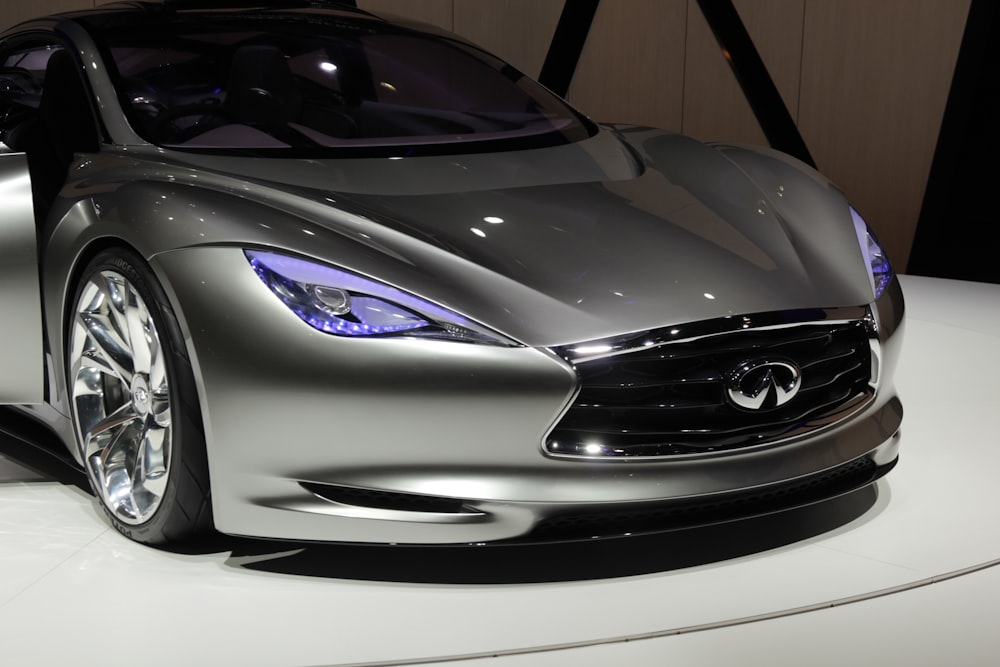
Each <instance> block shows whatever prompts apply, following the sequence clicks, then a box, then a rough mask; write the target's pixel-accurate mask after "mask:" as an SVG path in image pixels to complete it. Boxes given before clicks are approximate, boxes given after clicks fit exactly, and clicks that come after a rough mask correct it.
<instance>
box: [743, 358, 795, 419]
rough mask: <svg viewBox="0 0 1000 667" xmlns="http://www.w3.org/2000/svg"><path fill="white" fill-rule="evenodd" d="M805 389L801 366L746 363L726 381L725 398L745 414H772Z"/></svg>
mask: <svg viewBox="0 0 1000 667" xmlns="http://www.w3.org/2000/svg"><path fill="white" fill-rule="evenodd" d="M801 387H802V373H801V371H799V369H798V366H796V365H795V364H793V363H790V362H787V361H766V360H755V361H747V362H744V363H743V364H741V365H740V366H739V367H738V368H736V369H735V370H734V371H733V372H732V373H730V374H729V376H728V377H727V383H726V394H727V395H728V396H729V400H730V401H732V402H733V404H735V405H738V406H739V407H741V408H744V409H746V410H769V409H771V408H776V407H778V406H780V405H784V404H785V403H787V402H788V401H790V400H792V399H793V398H795V394H797V393H799V389H800V388H801Z"/></svg>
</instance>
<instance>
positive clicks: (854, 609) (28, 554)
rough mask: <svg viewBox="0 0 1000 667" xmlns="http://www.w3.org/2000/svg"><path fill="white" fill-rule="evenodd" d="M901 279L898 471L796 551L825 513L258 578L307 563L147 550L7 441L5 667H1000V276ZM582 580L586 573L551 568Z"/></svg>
mask: <svg viewBox="0 0 1000 667" xmlns="http://www.w3.org/2000/svg"><path fill="white" fill-rule="evenodd" d="M903 280H904V288H905V290H906V294H907V305H908V324H907V331H906V345H905V349H904V352H903V360H902V368H901V370H900V372H899V374H898V385H899V390H900V394H901V397H902V399H903V402H904V404H905V408H906V418H905V420H904V424H903V431H902V456H901V459H900V464H899V466H898V467H897V468H896V469H895V470H894V471H893V472H892V473H891V474H890V475H889V477H888V478H887V479H885V480H883V481H881V482H879V484H878V487H877V491H878V494H877V498H876V497H875V494H872V493H869V494H868V497H869V501H867V504H865V505H863V507H862V511H860V512H856V513H855V514H854V515H853V518H850V517H848V519H847V520H846V523H844V522H841V524H840V525H834V527H833V528H830V529H826V528H821V529H819V531H816V530H814V531H812V534H808V533H809V531H808V530H806V533H807V535H806V537H805V538H804V539H801V540H799V541H791V542H790V541H788V540H781V539H780V538H777V537H776V536H774V535H771V536H770V537H771V538H774V539H765V540H764V544H763V545H762V546H760V547H755V546H753V545H752V543H753V541H754V539H755V538H756V537H759V535H755V533H760V532H764V533H768V532H770V533H778V532H781V531H782V530H784V529H786V528H787V529H788V530H789V532H794V531H796V530H802V529H803V522H805V523H808V522H809V521H811V520H812V519H810V516H812V515H808V516H805V517H800V518H798V519H787V520H784V523H780V522H779V523H778V524H761V525H759V526H756V527H753V526H751V527H750V528H749V529H739V528H735V527H734V528H732V529H727V530H724V531H722V532H719V533H715V534H713V536H710V537H709V538H707V539H708V542H720V541H721V542H726V541H727V540H728V541H730V542H732V544H730V545H728V546H729V547H730V550H729V552H728V555H729V556H731V557H725V554H724V555H723V557H720V556H718V555H716V556H698V555H695V556H690V555H688V554H686V553H685V549H686V545H687V544H689V543H688V542H685V541H684V540H682V539H674V540H659V541H657V540H645V541H643V540H633V541H624V542H622V543H617V544H615V545H613V546H612V547H607V546H605V545H599V544H598V543H590V544H585V545H582V546H576V547H573V548H548V547H546V548H540V549H535V550H532V549H525V548H518V549H509V550H507V551H502V550H498V549H492V550H482V549H479V550H473V552H471V553H470V552H469V551H468V550H463V551H458V550H455V549H450V550H447V549H446V550H440V549H439V550H419V549H418V550H399V549H397V550H392V549H391V548H388V549H387V548H380V549H375V548H363V549H353V550H352V549H337V548H333V549H329V550H323V549H316V550H312V551H310V550H306V551H308V552H309V553H310V554H311V556H310V560H308V566H307V567H306V566H302V565H301V564H299V565H298V566H290V567H287V568H282V567H275V568H270V569H267V568H266V567H265V569H264V570H259V569H253V568H254V567H256V565H257V564H260V563H264V564H265V565H266V563H267V562H269V560H274V561H276V562H281V560H282V559H281V558H274V554H273V553H272V554H270V555H268V553H267V552H268V551H269V550H270V551H271V552H274V551H275V549H277V551H279V552H282V551H285V552H287V555H288V557H289V558H290V559H291V560H292V561H294V560H295V558H296V557H297V556H300V555H301V554H302V553H304V552H301V551H300V550H299V549H298V548H297V547H295V546H294V545H263V546H262V545H260V544H259V543H252V542H249V541H240V540H230V541H228V542H227V541H223V542H222V543H219V544H218V545H217V546H215V547H212V546H211V545H208V546H206V548H204V549H202V551H203V552H204V553H195V554H181V553H173V552H165V551H159V550H154V549H150V548H144V547H140V546H137V545H134V544H132V543H130V542H128V541H126V540H125V539H124V538H122V537H120V536H118V535H117V534H116V533H114V532H113V531H111V530H110V529H109V528H108V527H107V525H106V524H105V523H104V521H103V520H102V519H101V517H100V516H99V514H98V513H97V511H96V510H95V507H94V505H93V503H92V499H91V498H90V497H89V496H88V495H87V494H85V493H84V492H83V491H81V490H80V489H79V488H78V487H77V486H76V485H75V483H74V482H73V477H72V475H71V474H67V475H58V474H53V473H52V472H51V471H49V472H42V471H41V469H42V468H45V466H42V467H41V468H40V467H39V466H38V465H35V464H33V463H25V460H24V457H19V456H18V455H17V452H20V451H21V450H20V449H17V448H14V449H11V448H7V449H4V447H3V445H2V443H0V664H2V665H5V666H6V667H13V666H15V665H70V664H72V665H109V664H111V665H114V664H141V665H171V666H175V665H180V664H184V665H223V664H224V665H283V666H308V665H344V664H358V663H361V664H371V663H376V664H407V663H410V664H445V663H447V664H457V665H478V664H495V665H500V666H501V667H515V666H521V665H573V666H574V667H579V666H582V665H602V666H603V665H608V664H614V663H617V664H620V665H630V666H632V665H663V664H678V665H768V666H771V665H847V664H852V665H869V664H872V665H874V664H906V665H918V666H920V665H942V664H950V665H994V664H998V661H1000V631H998V628H997V620H996V619H998V618H1000V568H998V567H995V566H996V565H997V564H1000V521H997V508H998V507H1000V486H998V484H997V482H996V480H997V471H998V470H1000V446H998V445H1000V442H998V440H1000V438H998V436H997V435H996V427H995V425H994V423H993V419H994V417H996V413H997V411H998V409H1000V382H997V378H998V377H1000V334H998V332H1000V286H987V285H979V284H969V283H957V282H950V281H941V280H931V279H924V278H915V277H904V278H903ZM32 460H33V459H32ZM813 518H814V519H815V521H816V522H817V525H818V523H821V522H820V521H819V519H818V518H815V517H813ZM703 542H704V540H703ZM747 544H750V546H746V545H747ZM716 546H718V545H716ZM761 549H762V550H761ZM723 552H725V549H723ZM748 552H749V553H748ZM741 554H742V555H741ZM278 555H279V556H280V555H281V554H280V553H279V554H278ZM430 561H433V562H434V563H435V564H436V565H434V564H431V565H428V564H427V563H428V562H430ZM421 562H422V563H423V567H420V566H419V564H420V563H421ZM573 567H577V568H580V569H579V571H580V572H583V573H584V574H585V575H586V576H591V577H593V578H589V579H582V580H573V577H572V576H565V577H560V576H549V575H551V573H559V572H567V571H571V570H572V569H573ZM435 568H436V569H435ZM477 569H478V570H477ZM470 570H471V571H473V572H474V574H472V575H469V573H468V571H470ZM289 572H292V573H289ZM359 573H360V574H359ZM366 573H368V574H366ZM371 573H374V574H371ZM546 573H549V574H548V575H547V574H546ZM307 575H308V576H307ZM379 579H381V580H379ZM539 579H540V580H541V581H538V580H539ZM455 581H466V582H468V581H473V582H475V581H479V582H480V583H454V582H455ZM484 582H498V583H484ZM494 656H496V657H494Z"/></svg>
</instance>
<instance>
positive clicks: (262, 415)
mask: <svg viewBox="0 0 1000 667" xmlns="http://www.w3.org/2000/svg"><path fill="white" fill-rule="evenodd" d="M31 25H32V26H33V27H34V28H37V29H38V30H40V31H46V30H53V29H56V30H57V31H58V33H59V35H60V39H63V40H69V41H70V42H72V43H73V44H74V46H73V48H74V52H75V53H76V54H77V55H78V56H79V57H80V58H81V61H82V63H83V64H84V66H85V71H86V75H87V77H88V81H89V85H90V88H91V90H92V92H93V94H94V98H95V107H96V108H97V110H98V111H99V112H100V115H101V118H102V127H103V131H104V133H105V135H106V136H105V138H106V143H105V145H104V146H103V148H102V151H101V152H100V153H99V154H97V155H88V156H78V159H77V161H76V162H75V163H74V164H73V165H72V166H71V168H70V175H69V180H68V183H67V186H66V187H65V188H64V190H63V192H62V196H61V198H60V199H59V200H58V201H57V202H56V203H55V205H54V206H53V209H52V213H51V215H50V218H49V220H48V221H46V224H45V225H44V226H43V228H42V232H41V237H40V238H41V243H42V248H43V252H44V268H43V279H42V290H43V303H44V320H45V331H46V335H47V341H48V346H49V349H51V350H52V351H53V353H52V354H51V356H50V357H49V367H50V382H49V395H48V397H47V400H48V401H49V403H50V407H45V409H38V408H37V407H29V408H27V410H28V411H29V412H31V413H32V414H34V415H36V416H37V417H38V418H40V419H43V420H44V421H46V422H47V423H49V424H50V426H52V428H53V429H54V430H56V431H58V432H59V433H60V435H61V437H62V438H63V439H64V440H65V441H66V444H67V446H68V447H69V448H70V451H71V452H73V454H74V455H77V456H78V453H77V452H76V448H75V446H74V445H73V443H72V438H71V436H70V435H69V432H70V430H69V429H68V428H67V424H68V422H66V420H65V419H64V418H62V416H63V415H65V414H66V413H67V411H66V403H65V401H66V399H65V396H66V386H65V377H66V373H65V367H64V366H65V361H64V353H63V351H64V349H65V341H64V340H63V336H64V326H63V321H62V318H63V312H64V308H65V306H66V304H67V302H68V299H69V298H70V296H71V294H72V291H73V289H74V285H73V282H72V278H71V276H72V272H73V271H74V270H75V269H77V268H79V266H80V263H81V262H84V261H85V260H86V258H87V255H88V253H90V252H91V250H92V249H93V248H94V247H96V246H95V244H108V243H111V244H123V245H129V246H131V247H133V248H135V249H136V250H138V251H139V252H140V253H141V254H142V255H143V256H144V257H146V258H147V259H148V260H149V262H150V265H151V268H152V270H153V271H154V273H155V274H156V276H157V278H158V279H159V280H160V282H161V283H162V284H163V286H164V289H165V290H166V293H167V295H168V298H169V299H170V300H171V302H172V304H173V306H174V309H175V311H176V312H177V315H178V318H179V321H180V323H181V325H182V328H183V331H184V335H185V340H186V343H187V345H188V351H189V353H190V357H191V360H192V363H193V365H194V368H195V371H196V373H195V374H196V381H197V384H198V389H199V397H198V398H199V400H200V401H201V405H202V411H203V414H204V416H205V421H206V423H205V427H206V437H207V442H208V456H209V466H210V472H211V477H212V485H213V502H214V510H215V517H216V522H217V526H218V527H219V529H220V530H222V531H223V532H229V533H234V534H246V535H256V536H266V537H282V538H290V539H317V540H346V541H352V540H353V541H378V542H387V541H388V542H392V541H396V542H426V543H442V542H475V541H485V540H493V539H504V538H509V537H516V536H519V535H523V534H525V533H526V532H528V531H529V530H530V529H531V527H532V526H533V525H534V523H535V522H536V521H538V520H539V519H541V518H544V517H545V516H547V515H549V514H550V513H552V512H553V511H556V510H559V509H565V508H568V507H577V508H598V509H600V508H604V507H607V506H608V505H609V504H619V503H621V504H623V505H624V506H635V505H641V504H643V503H650V502H658V501H661V500H664V499H673V498H685V497H691V496H698V495H704V494H712V493H723V492H726V491H729V490H732V489H735V488H747V487H753V486H758V485H762V484H767V483H771V482H777V481H784V480H787V479H792V478H795V477H799V476H803V475H808V474H811V473H813V472H816V471H820V470H825V469H827V468H831V467H835V466H837V465H839V464H841V463H843V462H844V461H847V460H849V459H851V458H855V457H859V456H867V457H869V458H871V459H872V460H874V461H876V462H878V463H879V464H880V465H884V464H887V463H889V462H891V461H892V460H894V458H895V455H896V448H897V447H898V441H897V439H896V438H895V437H894V434H895V433H896V430H897V429H898V426H899V423H900V420H901V416H902V411H901V407H900V404H899V401H898V399H897V398H896V394H895V389H894V387H893V386H892V384H891V376H892V371H893V369H894V367H895V363H896V358H897V357H898V352H899V345H900V338H901V336H900V332H901V330H902V321H903V301H902V295H901V292H900V291H899V285H898V281H894V282H893V283H892V285H891V286H890V288H889V290H888V291H887V292H886V294H884V295H883V296H882V297H881V298H880V299H878V300H877V301H876V302H875V307H874V311H875V314H876V319H877V322H878V335H879V341H880V343H881V345H880V346H879V356H878V358H877V360H876V361H877V363H878V365H879V371H880V373H879V377H881V378H885V379H886V380H887V381H886V382H884V384H883V385H882V386H880V388H879V391H878V393H877V395H876V397H875V400H874V401H873V402H872V404H871V405H870V406H868V407H867V408H865V410H864V411H863V412H862V413H861V414H859V415H858V416H857V417H856V418H854V419H851V420H849V421H848V422H845V423H843V424H839V425H837V426H836V427H833V428H831V429H829V430H828V431H825V432H824V433H823V434H822V435H821V436H820V437H815V438H810V439H806V440H800V441H795V442H792V443H788V444H783V445H781V446H776V447H766V448H761V449H756V450H754V451H746V452H737V453H732V454H727V455H726V456H718V457H707V458H701V459H698V458H693V459H686V460H684V461H671V462H662V461H652V462H650V461H641V462H631V461H596V462H595V461H565V460H556V459H554V458H552V457H548V456H546V455H545V454H544V452H543V450H542V436H543V434H544V433H546V432H547V431H548V430H549V428H550V427H551V426H552V424H553V423H554V422H555V420H556V419H557V418H558V417H559V415H560V414H561V413H562V411H563V410H564V409H565V407H566V405H567V404H568V402H569V400H570V399H571V398H572V396H573V394H574V393H575V390H576V376H575V374H574V373H573V371H572V368H571V366H570V365H569V364H568V363H567V362H566V361H564V360H562V359H560V358H558V357H557V356H556V355H555V354H553V353H552V352H551V351H550V350H549V349H547V348H549V347H552V346H559V345H568V344H573V343H578V342H582V341H591V340H596V339H600V338H605V337H608V336H615V335H618V334H623V333H627V332H631V331H640V330H645V329H649V328H655V327H664V326H669V325H674V324H684V323H689V322H695V321H703V320H711V319H715V318H719V317H725V316H727V315H732V314H743V313H753V312H770V311H784V310H789V309H796V308H841V307H857V306H864V305H866V304H870V303H872V301H873V300H874V295H873V293H872V289H871V285H870V283H869V281H868V278H867V269H866V267H865V266H864V260H863V258H862V255H861V252H860V250H859V248H858V246H857V239H856V235H855V232H854V228H853V225H852V223H851V219H850V214H849V209H848V207H847V203H846V200H845V199H844V197H843V195H842V193H840V192H839V191H838V190H837V189H836V188H835V187H834V186H833V185H831V184H830V183H829V182H828V181H827V180H826V179H824V178H823V177H822V176H820V175H819V174H817V173H815V172H813V171H811V170H809V169H807V168H804V167H803V166H802V165H800V164H798V163H795V162H794V161H792V160H791V159H790V158H786V157H784V156H781V155H780V154H777V153H775V152H773V151H770V150H768V149H756V148H749V147H739V146H727V145H719V146H706V145H703V144H699V143H697V142H695V141H693V140H691V139H687V138H684V137H681V136H678V135H675V134H671V133H668V132H664V131H660V130H653V129H649V128H635V127H624V126H623V127H616V128H605V129H602V130H601V131H600V132H599V133H598V134H597V135H596V136H594V137H592V138H591V139H589V140H586V141H583V142H580V143H577V144H571V145H568V146H562V147H555V148H547V149H540V150H536V151H521V152H503V153H490V154H478V155H462V156H442V157H421V158H407V159H401V160H389V159H367V160H366V159H352V160H343V161H340V160H333V159H330V160H286V159H266V160H261V159H252V158H238V157H221V156H206V155H196V154H193V153H186V152H182V151H176V150H173V151H172V150H166V149H161V148H157V147H153V146H150V145H148V144H146V143H145V142H144V141H143V140H141V139H140V138H139V137H138V136H137V135H136V134H135V132H133V131H132V129H131V128H130V127H129V125H128V122H127V121H126V120H125V118H124V116H123V115H122V114H121V112H120V110H119V109H118V105H117V100H116V98H115V91H114V89H113V86H112V85H111V80H110V78H109V77H108V73H107V71H106V70H105V69H104V67H103V65H102V64H101V62H100V58H99V52H98V49H97V48H96V47H95V45H94V44H93V43H92V42H91V41H90V39H89V37H88V36H87V35H86V34H85V32H84V31H83V30H82V29H80V28H79V27H78V26H76V25H75V24H74V23H73V22H72V21H62V22H59V23H55V22H52V21H40V22H36V23H33V24H31ZM53 34H55V33H53ZM3 159H4V160H7V159H8V157H7V156H4V158H3ZM7 164H9V163H0V183H4V182H7V180H8V178H7V177H8V176H11V177H13V178H14V180H15V181H16V180H17V178H19V177H18V176H17V174H18V173H20V174H21V175H22V176H23V174H24V170H23V160H22V165H21V170H20V172H18V169H17V168H13V167H8V166H7ZM18 192H20V199H17V201H19V202H21V204H20V206H19V207H17V208H16V212H15V213H14V214H13V215H11V214H8V211H7V210H5V215H4V222H3V225H2V226H0V235H3V237H4V238H3V239H2V240H5V241H6V240H7V235H8V234H10V233H11V229H15V231H14V233H13V237H12V238H13V241H14V245H8V244H7V243H4V244H2V245H0V253H10V254H11V256H12V257H15V256H16V254H15V253H14V252H13V250H11V249H12V248H20V249H21V250H27V249H28V247H27V244H28V242H29V240H30V243H31V248H30V250H31V252H30V255H21V259H23V258H24V257H25V256H30V257H32V258H34V256H35V254H34V224H33V223H32V224H31V225H30V227H29V226H25V224H24V223H25V221H26V220H32V216H31V215H30V213H31V209H30V197H28V201H27V209H25V203H24V196H25V193H26V191H25V190H18ZM487 218H489V219H490V220H487ZM497 219H502V222H496V220H497ZM11 220H14V223H15V224H14V226H13V227H9V225H10V221H11ZM29 229H30V231H31V234H28V233H27V230H29ZM473 229H477V230H478V232H476V231H473ZM242 247H262V248H271V249H276V250H281V251H285V252H291V253H295V254H299V255H302V256H305V257H311V258H314V259H316V260H318V261H324V262H329V263H332V264H335V265H338V266H340V267H343V268H345V269H349V270H352V271H355V272H358V273H360V274H363V275H366V276H369V277H372V278H375V279H378V280H381V281H383V282H386V283H388V284H391V285H393V286H396V287H399V288H401V289H405V290H408V291H410V292H412V293H414V294H416V295H418V296H421V297H423V298H425V299H428V300H431V301H434V302H436V303H439V304H441V305H443V306H446V307H450V308H452V309H454V310H456V311H457V312H459V313H460V314H462V315H464V316H466V317H469V318H471V319H474V320H476V321H478V322H480V323H481V324H483V325H485V326H488V327H491V328H493V329H495V330H497V331H498V332H500V333H503V334H505V335H507V336H509V337H511V338H514V339H516V340H519V341H521V342H522V343H524V344H525V345H526V346H525V347H520V348H497V347H488V346H477V345H467V344H456V343H445V342H435V341H419V340H399V339H397V340H392V339H378V340H345V339H338V338H334V337H332V336H328V335H325V334H321V333H319V332H317V331H315V330H312V329H311V328H309V327H308V326H307V325H305V324H304V323H303V322H301V321H300V320H298V318H297V317H296V316H295V315H294V314H292V313H291V312H290V311H289V310H288V309H287V308H285V306H283V305H282V304H281V303H280V302H279V301H278V300H277V299H275V298H274V297H273V295H271V294H270V292H269V291H268V290H267V288H266V287H265V286H264V285H263V284H262V283H261V282H260V280H259V279H258V278H257V276H256V275H255V274H254V273H253V271H251V270H250V267H249V264H248V263H247V261H246V259H245V258H244V256H243V254H242V250H241V248H242ZM5 257H6V255H5ZM0 265H2V266H4V270H7V271H10V270H15V272H16V273H17V277H18V278H28V277H30V276H37V274H36V273H35V272H34V268H33V267H32V270H31V271H28V270H27V268H25V267H24V266H23V265H22V264H18V263H16V262H15V263H14V264H12V265H10V266H7V264H6V263H5V262H4V263H0ZM11 266H12V267H16V268H15V269H11V268H10V267H11ZM25 284H26V283H18V284H17V286H14V285H12V284H11V281H9V280H3V281H0V285H2V288H0V289H2V291H0V301H2V299H17V300H19V301H18V308H20V309H22V310H21V311H19V312H23V311H28V310H31V308H32V306H33V307H34V312H36V313H37V312H38V311H39V305H38V303H37V295H38V289H37V285H36V286H35V290H34V294H35V299H36V300H35V301H34V302H33V303H28V301H24V300H23V299H25V298H27V299H29V300H30V295H27V296H26V295H25V294H24V292H30V291H31V290H30V289H24V286H25ZM24 319H25V322H24V323H20V322H19V323H18V324H17V325H16V326H17V327H18V332H19V333H20V334H23V335H18V336H17V338H16V339H12V340H16V345H15V347H17V348H18V349H20V350H24V349H26V347H20V346H21V345H22V344H26V341H30V342H34V343H36V344H38V345H39V347H38V348H37V349H34V350H31V351H32V352H37V354H35V356H34V357H33V359H34V361H33V362H31V363H34V364H35V365H34V369H35V370H36V371H37V370H38V369H39V365H38V361H40V360H41V358H42V356H41V352H40V341H41V340H42V337H41V334H40V332H39V330H38V328H37V324H38V323H37V319H36V318H24ZM21 327H23V328H21ZM32 327H35V328H34V329H32ZM8 331H9V329H8ZM5 335H6V332H5ZM4 342H7V339H6V338H4ZM27 346H28V347H30V343H29V344H27ZM6 349H8V350H10V349H13V348H11V347H9V346H8V347H7V348H6ZM29 359H32V357H30V355H24V356H23V357H22V360H29ZM37 375H38V378H37V381H38V382H39V384H38V385H36V386H32V385H30V384H24V379H25V378H18V381H17V382H16V385H15V388H16V389H17V391H19V392H22V391H24V390H28V393H32V392H34V391H35V390H37V391H38V392H39V393H40V392H41V384H40V382H41V373H40V372H39V373H37ZM0 382H3V380H0ZM18 400H26V399H22V398H21V394H18ZM301 481H305V482H317V483H328V484H341V485H346V486H355V487H360V488H369V489H375V490H384V491H396V492H403V493H416V494H431V495H441V496H450V497H455V498H460V499H465V500H467V501H468V503H469V506H470V507H471V508H473V509H474V510H476V511H478V512H479V513H481V516H477V515H473V516H475V518H474V520H469V521H465V520H463V521H462V522H455V521H453V520H452V519H450V518H447V517H446V516H445V517H443V516H441V515H437V516H435V515H434V514H435V513H428V512H424V513H406V515H405V516H406V518H407V520H399V519H402V518H403V517H402V516H397V515H395V514H393V513H392V512H389V513H387V512H385V511H382V512H376V511H371V510H370V509H369V510H365V509H364V508H348V509H346V510H345V509H344V508H343V507H336V506H335V505H334V504H332V503H330V502H329V501H325V500H321V499H319V498H317V497H316V496H314V495H312V494H310V493H308V492H307V491H305V490H304V489H303V488H302V487H301V486H300V485H299V482H301ZM447 516H450V515H447Z"/></svg>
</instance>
